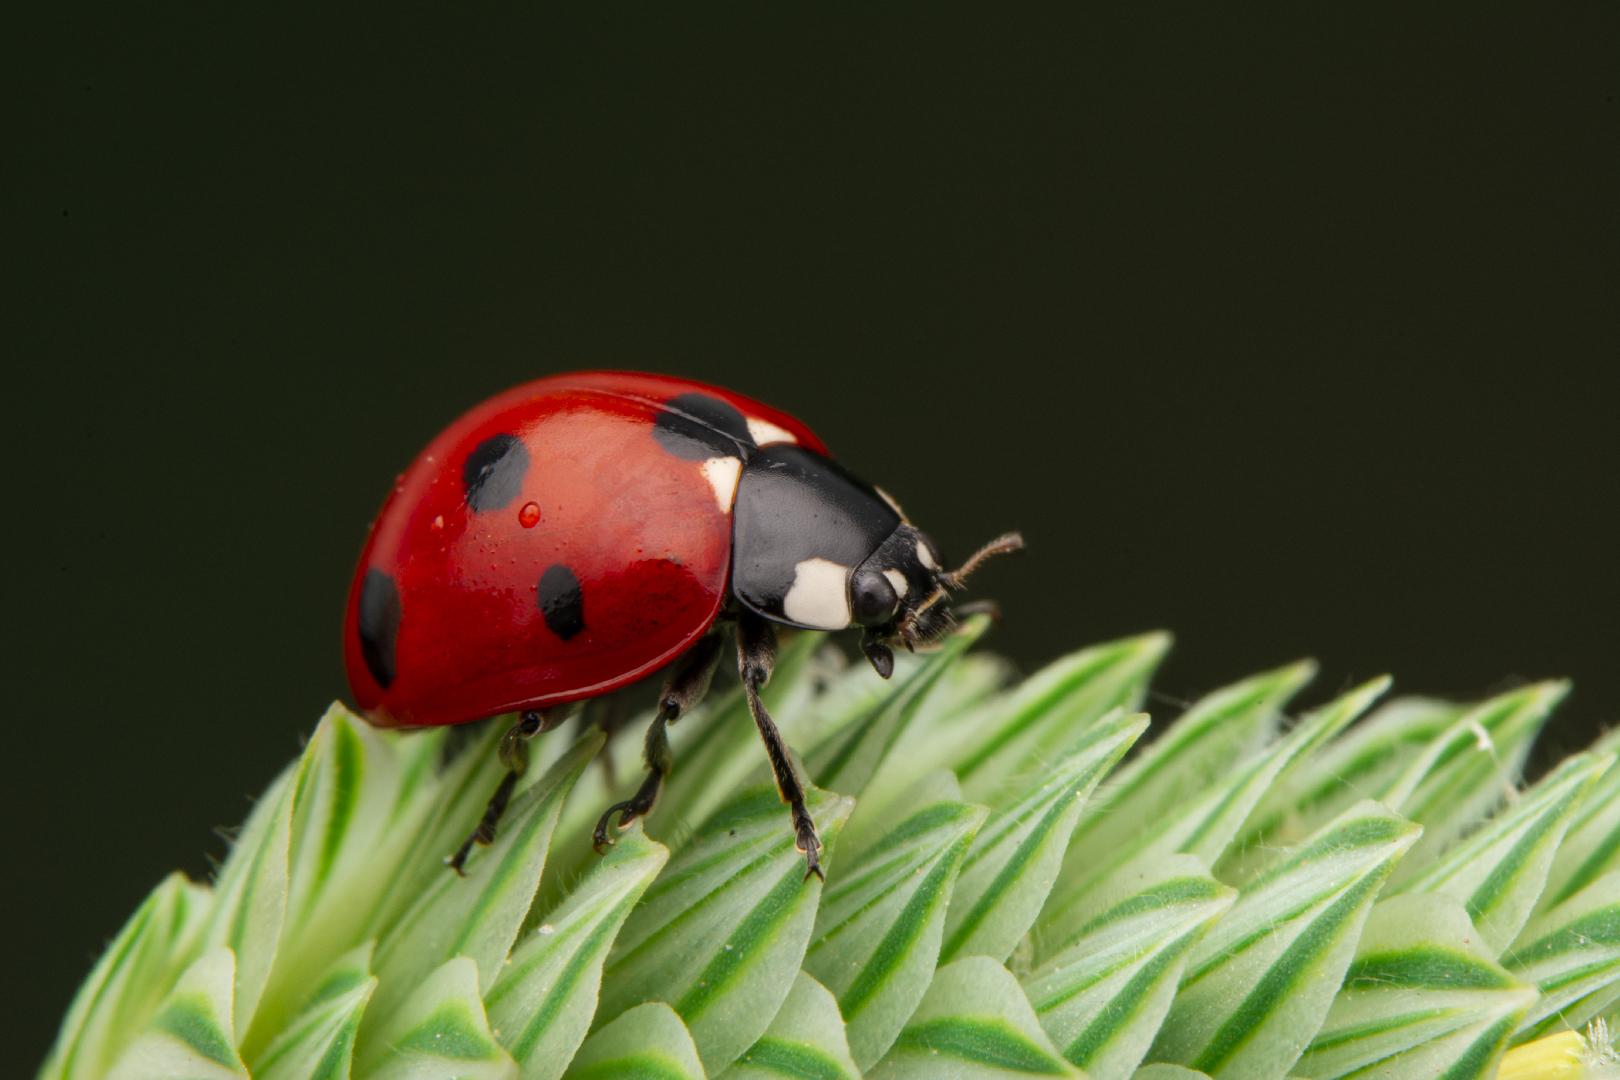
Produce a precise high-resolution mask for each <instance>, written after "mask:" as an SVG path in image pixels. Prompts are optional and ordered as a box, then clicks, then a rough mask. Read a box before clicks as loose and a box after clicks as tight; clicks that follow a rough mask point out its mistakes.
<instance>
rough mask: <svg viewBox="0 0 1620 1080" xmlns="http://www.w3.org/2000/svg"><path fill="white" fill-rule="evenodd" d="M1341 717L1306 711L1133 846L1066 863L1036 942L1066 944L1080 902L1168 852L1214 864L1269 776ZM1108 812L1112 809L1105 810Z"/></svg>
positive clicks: (1159, 860)
mask: <svg viewBox="0 0 1620 1080" xmlns="http://www.w3.org/2000/svg"><path fill="white" fill-rule="evenodd" d="M1347 720H1348V717H1347V716H1346V715H1345V713H1344V711H1343V710H1336V709H1325V710H1318V711H1316V712H1313V713H1312V714H1310V715H1309V716H1307V717H1306V718H1305V719H1304V720H1302V721H1301V722H1300V723H1299V724H1298V725H1296V726H1295V727H1294V729H1293V731H1291V732H1289V733H1288V735H1287V736H1286V737H1284V738H1281V739H1278V740H1277V741H1276V742H1274V743H1272V744H1271V745H1270V746H1268V747H1266V748H1264V749H1261V750H1257V751H1255V752H1254V753H1252V754H1250V755H1248V756H1247V757H1246V758H1244V759H1243V760H1242V761H1240V762H1239V763H1237V764H1236V765H1233V766H1232V767H1231V768H1230V769H1229V770H1228V771H1227V773H1226V775H1225V776H1224V777H1222V778H1221V779H1219V780H1215V781H1213V782H1211V783H1209V784H1208V785H1206V786H1205V787H1204V789H1203V790H1201V791H1199V792H1197V793H1189V794H1188V797H1187V799H1186V800H1185V802H1184V804H1183V805H1181V806H1178V807H1173V808H1167V809H1166V810H1165V811H1164V812H1163V813H1162V814H1161V815H1160V816H1159V818H1158V820H1157V821H1155V822H1151V823H1148V824H1146V825H1145V826H1144V827H1143V829H1142V831H1141V832H1140V834H1139V835H1138V836H1137V838H1136V839H1135V840H1134V841H1133V842H1131V843H1129V844H1124V845H1122V846H1121V847H1120V848H1119V849H1118V850H1117V851H1114V852H1111V853H1109V855H1108V856H1107V857H1105V858H1103V859H1099V860H1097V861H1096V862H1095V863H1091V864H1087V863H1084V862H1081V861H1078V860H1075V859H1072V858H1071V859H1069V860H1067V865H1066V866H1065V867H1064V872H1063V874H1062V876H1060V877H1059V879H1058V883H1057V886H1056V887H1055V888H1054V889H1053V895H1052V898H1051V899H1050V900H1049V901H1048V902H1047V910H1046V914H1045V917H1044V918H1043V920H1042V932H1041V935H1040V939H1039V940H1038V941H1037V945H1041V946H1045V945H1047V943H1051V944H1052V945H1058V944H1062V943H1065V942H1067V940H1068V939H1069V938H1070V937H1072V936H1073V934H1074V932H1075V928H1076V926H1077V922H1076V918H1075V916H1074V915H1073V914H1072V912H1074V911H1075V910H1077V909H1078V908H1080V907H1086V906H1089V904H1088V902H1087V899H1086V898H1087V897H1088V896H1089V895H1090V894H1091V893H1092V892H1095V891H1096V890H1098V889H1106V888H1107V886H1108V882H1109V881H1110V880H1112V879H1115V878H1118V879H1121V880H1126V881H1129V880H1134V879H1135V878H1136V877H1137V875H1139V874H1140V873H1141V872H1142V871H1143V870H1145V869H1146V868H1148V867H1152V866H1157V865H1159V864H1160V863H1162V862H1163V861H1164V860H1165V859H1166V858H1167V857H1169V856H1171V855H1176V854H1184V855H1193V856H1196V857H1197V858H1198V859H1199V860H1200V861H1201V862H1203V863H1204V865H1206V866H1212V865H1214V864H1216V863H1217V862H1219V861H1220V859H1221V856H1222V855H1223V854H1224V853H1225V852H1226V850H1227V848H1228V847H1229V846H1230V845H1231V843H1232V839H1233V837H1235V836H1236V835H1237V834H1238V832H1239V830H1241V829H1242V828H1243V825H1244V822H1246V821H1248V820H1249V818H1250V815H1251V814H1252V813H1253V812H1254V808H1255V806H1256V805H1257V804H1258V803H1259V802H1260V800H1261V799H1262V798H1263V797H1264V796H1265V794H1266V792H1268V791H1269V790H1270V789H1271V785H1272V784H1273V783H1274V782H1275V781H1276V779H1277V777H1278V776H1280V775H1281V774H1282V773H1283V771H1284V770H1285V769H1287V768H1288V767H1289V766H1290V765H1291V764H1293V762H1294V761H1295V760H1297V759H1298V757H1299V756H1300V755H1301V754H1302V753H1304V752H1305V751H1306V750H1307V749H1308V748H1310V747H1312V746H1315V745H1318V744H1319V743H1320V742H1321V741H1322V740H1323V739H1324V738H1325V737H1326V736H1327V735H1328V734H1329V733H1330V732H1331V731H1332V730H1333V729H1334V728H1335V727H1339V726H1342V725H1343V724H1344V723H1346V722H1347ZM1109 812H1115V808H1114V807H1110V810H1109Z"/></svg>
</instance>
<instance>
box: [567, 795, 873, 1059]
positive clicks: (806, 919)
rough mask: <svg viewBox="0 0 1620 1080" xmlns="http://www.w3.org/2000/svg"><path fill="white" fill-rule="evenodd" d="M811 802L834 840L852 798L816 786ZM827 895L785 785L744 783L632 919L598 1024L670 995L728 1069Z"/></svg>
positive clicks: (606, 983)
mask: <svg viewBox="0 0 1620 1080" xmlns="http://www.w3.org/2000/svg"><path fill="white" fill-rule="evenodd" d="M807 805H808V807H809V810H810V814H811V817H813V818H814V819H815V822H816V827H817V829H818V830H819V831H820V833H821V837H822V839H823V841H824V842H825V843H826V845H827V847H828V849H829V850H831V849H834V848H835V846H836V841H837V837H838V830H839V828H840V827H841V826H842V825H843V822H844V819H845V818H847V817H848V816H849V811H850V807H851V806H852V805H853V802H852V800H850V799H847V798H844V797H843V796H839V795H833V794H831V793H829V792H824V791H820V790H817V789H815V788H812V789H811V790H810V792H809V799H808V800H807ZM829 865H832V866H836V862H835V861H834V862H832V863H830V864H829ZM820 898H821V882H820V880H818V879H817V878H815V877H810V878H808V880H807V879H806V874H805V865H804V855H803V854H802V853H800V852H799V850H798V847H797V842H796V840H795V838H794V835H793V829H792V824H791V821H790V819H789V816H788V810H787V807H785V806H784V805H782V802H781V800H780V798H779V796H778V795H777V793H776V789H775V787H774V786H772V787H757V788H752V789H750V790H748V791H745V792H743V793H742V794H741V795H739V796H738V797H737V798H736V799H734V800H733V801H732V802H730V803H728V804H726V805H725V806H723V807H722V808H721V809H720V810H719V812H718V813H716V814H715V815H714V817H712V818H711V819H710V820H709V821H708V822H707V823H705V825H704V827H703V829H702V831H701V832H700V833H699V834H698V835H697V836H695V837H694V838H693V840H692V842H691V844H690V845H688V847H687V848H686V849H685V850H684V851H682V852H681V853H680V854H679V855H677V856H675V857H674V858H673V859H671V860H670V863H669V865H668V866H666V867H665V868H664V872H663V873H662V874H661V875H659V878H658V880H657V881H656V882H654V883H653V885H652V887H651V888H649V889H648V890H647V892H646V894H645V895H644V897H643V898H642V902H641V905H640V906H639V907H638V908H636V910H635V911H633V912H632V913H631V914H630V917H629V918H628V919H627V920H626V921H625V924H624V929H623V930H621V931H620V932H619V936H618V940H617V941H616V942H615V943H614V946H613V951H612V953H610V954H609V957H608V961H607V966H606V969H605V970H604V972H603V975H602V1000H601V1004H600V1005H599V1006H598V1008H597V1013H596V1020H595V1022H594V1023H595V1026H596V1027H598V1028H600V1027H601V1025H602V1024H604V1023H606V1022H608V1021H610V1020H612V1019H613V1018H615V1017H617V1016H618V1015H619V1014H620V1013H623V1012H624V1011H625V1010H627V1009H629V1008H630V1007H632V1006H634V1005H639V1004H641V1003H642V1002H644V1001H653V1000H657V1001H667V1002H672V1003H673V1004H674V1007H675V1011H676V1012H677V1013H679V1014H680V1015H681V1018H682V1020H683V1021H684V1022H685V1024H686V1027H687V1028H688V1029H689V1030H690V1031H691V1034H692V1040H693V1042H694V1043H695V1044H696V1046H697V1048H698V1056H699V1057H700V1058H701V1059H702V1060H703V1063H704V1067H705V1068H707V1069H709V1070H711V1071H714V1072H718V1071H719V1070H720V1069H722V1068H724V1067H725V1066H726V1065H729V1064H730V1063H731V1062H732V1061H733V1060H735V1059H736V1058H737V1056H738V1055H740V1054H741V1053H742V1052H743V1051H744V1050H746V1049H748V1047H749V1046H751V1045H753V1043H754V1041H755V1040H756V1039H758V1038H759V1037H760V1035H761V1034H762V1033H763V1032H764V1031H765V1028H766V1027H767V1025H769V1024H770V1022H771V1017H772V1016H774V1015H775V1013H776V1010H777V1008H778V1007H779V1006H780V1005H781V1003H782V1000H783V999H784V998H786V997H787V995H788V991H789V990H790V989H791V988H792V986H793V978H794V976H795V975H796V974H797V972H798V969H799V960H800V958H801V957H802V956H803V955H804V949H805V943H806V942H807V941H808V940H809V937H810V928H811V926H812V924H813V922H814V920H815V914H816V903H817V901H818V900H819V899H820Z"/></svg>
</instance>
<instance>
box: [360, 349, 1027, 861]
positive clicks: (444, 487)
mask: <svg viewBox="0 0 1620 1080" xmlns="http://www.w3.org/2000/svg"><path fill="white" fill-rule="evenodd" d="M1022 543H1023V542H1022V540H1021V539H1020V538H1019V537H1018V535H1017V534H1016V533H1008V534H1007V535H1005V536H1002V537H1000V538H999V539H997V540H994V541H992V542H991V543H989V544H987V545H986V546H985V547H983V548H981V549H980V550H979V551H978V552H977V553H976V554H975V555H974V556H973V557H972V558H971V559H969V560H968V561H967V563H966V564H964V565H963V566H962V568H961V569H959V570H957V571H955V572H947V571H946V570H945V569H944V568H943V564H942V560H941V558H940V554H939V549H938V548H937V547H936V546H935V545H934V542H933V541H932V540H930V539H929V538H928V537H927V536H925V535H924V534H923V533H921V532H919V531H918V530H917V529H916V528H915V527H913V526H912V525H911V523H910V522H909V521H907V520H906V517H905V515H904V514H903V513H901V511H900V507H899V506H898V505H897V504H896V503H895V502H894V500H893V499H890V498H889V497H888V496H887V495H886V494H884V493H883V492H882V491H881V490H879V489H878V488H875V487H873V486H872V485H871V484H868V483H867V482H866V481H864V480H861V479H859V478H857V477H855V476H854V475H852V474H851V473H849V472H848V471H847V470H845V469H844V468H843V467H842V466H840V465H839V464H838V463H837V462H835V461H834V460H833V459H832V458H831V456H830V455H829V454H828V452H827V448H826V447H825V446H824V445H822V442H821V440H820V439H818V438H816V436H815V435H814V433H812V432H811V431H810V429H809V428H807V427H805V426H804V425H803V424H801V423H799V422H798V421H797V420H795V419H793V418H792V417H791V416H788V415H787V414H786V413H782V412H778V411H777V410H775V409H772V408H770V407H768V406H766V405H762V404H760V403H759V402H756V401H752V400H750V399H748V398H745V397H743V396H741V395H739V394H734V393H731V392H730V391H729V390H722V389H720V388H719V387H714V386H706V385H704V384H702V383H697V382H691V381H688V380H685V379H675V378H669V377H666V376H661V375H640V374H633V373H629V372H613V371H599V372H583V373H578V374H572V375H558V376H554V377H551V378H547V379H540V380H537V381H535V382H530V383H525V384H524V385H522V386H519V387H515V388H514V389H511V390H508V391H506V392H505V393H503V394H499V395H497V396H495V397H493V398H491V399H489V400H488V401H486V402H484V403H483V404H481V405H479V406H477V407H476V408H474V409H472V410H471V411H470V412H468V413H466V414H465V415H464V416H462V417H461V418H460V419H458V420H457V421H455V423H453V424H451V425H450V426H449V427H448V428H446V429H445V430H444V432H442V433H441V434H440V435H439V436H438V437H437V438H435V439H434V440H433V441H432V442H431V443H429V444H428V446H427V448H426V449H425V450H423V451H422V453H421V454H420V455H418V456H417V459H416V460H415V461H414V462H412V463H411V466H410V468H409V469H407V470H406V471H405V473H404V474H403V475H402V476H401V477H400V479H399V481H398V483H397V484H396V485H395V487H394V491H393V493H392V494H391V495H390V496H389V498H388V501H387V502H385V503H384V504H383V508H382V511H381V512H380V513H379V514H378V515H377V520H376V522H375V523H374V524H373V526H372V528H371V533H370V535H369V536H368V538H367V540H366V544H365V548H364V550H363V551H362V552H361V555H360V563H359V566H358V568H357V569H356V571H355V576H354V582H353V584H352V585H351V586H350V589H349V601H348V609H347V614H346V617H345V621H344V628H343V653H344V661H345V666H346V667H347V670H348V676H349V686H350V688H351V689H352V690H353V691H354V696H355V698H356V699H357V701H358V703H359V705H360V708H361V711H362V712H363V713H364V714H365V715H366V717H367V718H368V719H370V720H371V721H372V722H373V723H375V724H378V725H381V726H388V727H398V726H412V727H414V726H423V725H436V724H459V723H463V722H465V721H469V720H478V719H482V718H484V717H488V716H494V715H497V714H499V713H506V712H516V713H518V714H520V717H521V719H520V720H519V722H518V723H517V725H516V726H515V727H513V728H512V730H511V731H509V732H508V733H507V735H506V737H505V739H503V740H502V743H501V750H500V754H501V760H502V763H503V764H505V765H506V766H507V769H508V772H507V775H506V777H505V779H504V780H503V781H502V783H501V786H500V788H499V789H497V791H496V792H495V794H494V797H493V798H491V799H490V803H489V808H488V810H487V811H486V812H485V815H484V819H483V821H482V822H481V823H480V825H479V827H478V829H477V831H476V832H474V834H473V835H472V836H471V837H469V838H468V840H467V843H465V844H463V845H462V847H461V849H460V850H459V851H457V852H456V853H455V855H454V856H452V857H451V858H450V859H449V860H448V861H449V863H450V865H451V866H452V867H453V868H454V869H455V870H456V871H457V872H460V870H461V867H462V864H463V862H464V861H465V859H466V857H467V854H468V852H469V851H470V850H471V845H472V844H473V843H475V842H477V843H484V844H487V843H489V842H490V841H491V840H492V839H494V836H495V826H496V823H497V821H498V820H499V818H500V815H501V812H502V811H503V810H504V809H505V806H506V801H507V799H508V798H509V797H510V796H511V793H512V790H513V788H514V786H515V785H516V783H517V780H518V778H519V776H521V775H522V773H523V771H524V769H525V768H526V766H527V764H528V745H527V740H528V739H530V738H532V737H533V736H534V735H536V734H538V733H540V732H542V731H547V730H550V729H551V728H553V727H555V726H556V725H557V724H558V723H560V722H561V721H562V720H563V718H564V717H565V716H566V715H567V713H568V711H569V708H570V703H572V702H578V701H582V700H584V699H587V698H593V697H597V696H599V695H602V694H606V693H608V692H610V691H613V690H616V689H618V688H620V687H622V686H625V685H627V684H629V683H632V682H635V681H636V680H638V679H640V678H642V677H644V676H646V675H648V674H651V673H652V672H655V671H657V670H659V669H660V668H665V667H667V668H668V675H667V677H666V679H665V682H664V688H663V690H662V692H661V694H660V696H659V704H658V711H657V713H656V715H655V717H654V720H653V722H652V725H651V727H650V728H649V729H648V731H647V739H646V763H647V769H648V776H647V779H646V781H645V782H644V783H643V784H642V785H641V788H640V790H639V791H637V793H636V795H635V797H634V798H632V799H630V800H629V801H627V802H623V803H618V804H616V805H614V806H612V807H610V808H609V809H608V810H607V812H606V813H604V814H603V815H602V818H601V821H600V822H598V824H597V828H596V842H597V846H598V848H600V847H601V846H602V845H604V844H609V843H612V840H611V839H610V837H609V835H608V829H609V825H610V821H611V818H612V817H613V815H614V814H618V815H619V827H620V828H623V827H625V826H626V825H628V824H629V823H630V822H631V821H633V820H635V819H636V818H638V817H641V816H643V815H646V814H648V813H650V812H651V811H652V808H653V804H654V802H655V801H656V800H657V797H658V793H659V790H660V789H661V787H662V785H663V780H664V777H665V776H667V775H668V774H669V771H670V767H671V764H672V760H671V755H670V751H669V742H668V739H667V736H666V734H665V727H666V725H668V724H670V723H673V722H674V721H676V720H678V719H679V718H680V717H681V715H682V714H683V713H685V712H686V711H687V710H688V709H690V708H692V706H694V705H696V704H697V703H698V702H699V701H700V700H702V698H703V695H704V694H705V692H706V691H707V690H708V687H709V681H710V678H711V677H712V676H713V674H714V671H715V668H716V667H717V665H718V664H719V661H720V656H721V652H722V644H723V641H724V638H723V634H722V628H723V627H726V626H728V625H732V624H734V625H735V628H736V630H735V637H736V643H737V653H738V669H739V672H740V673H741V676H742V683H743V688H744V691H745V693H746V695H747V699H748V706H749V709H750V710H751V711H752V713H753V717H754V721H755V723H756V725H757V726H758V728H759V733H760V737H761V738H762V739H763V740H764V742H765V747H766V751H767V754H768V756H769V758H770V761H771V765H772V768H773V770H774V772H775V774H776V783H777V788H778V790H779V791H780V793H781V796H782V801H783V802H785V803H787V804H788V805H789V806H790V807H791V810H792V816H793V824H794V828H795V831H796V832H797V834H798V843H799V848H800V850H802V851H803V852H804V855H805V860H806V868H807V875H806V876H808V874H809V873H815V874H817V875H819V874H820V873H821V867H820V862H819V859H818V857H817V852H818V851H819V849H820V847H821V844H820V841H819V840H818V839H817V837H816V829H815V825H814V823H813V822H812V821H811V819H810V815H809V813H808V812H807V811H806V810H805V805H804V785H803V783H802V781H801V780H800V779H799V777H798V775H797V773H796V771H795V769H794V766H793V763H792V760H791V758H790V757H789V755H788V754H787V752H786V748H785V747H784V745H783V743H782V738H781V735H780V734H779V733H778V732H777V729H776V725H775V724H774V723H773V722H772V721H771V718H770V715H769V714H768V713H767V712H766V711H765V708H764V706H763V705H762V704H761V702H760V699H759V690H760V688H761V687H762V686H763V685H764V684H765V682H766V681H767V680H768V679H769V678H770V674H771V666H772V663H773V662H774V658H775V654H776V637H775V632H774V631H773V629H772V624H773V623H781V624H783V625H785V626H794V627H802V628H807V629H813V630H841V629H844V628H846V627H849V626H860V627H862V628H863V634H862V636H861V651H862V652H863V653H864V654H865V655H866V657H867V659H868V660H869V661H870V662H871V664H872V666H873V667H874V668H875V669H876V670H877V672H878V674H880V675H882V676H883V677H884V678H888V677H889V675H890V674H891V673H892V672H893V670H894V654H893V653H892V652H891V651H890V646H891V645H892V644H894V643H896V642H898V643H900V644H903V645H904V646H905V647H906V648H912V647H914V646H917V645H927V644H929V643H931V642H934V641H936V640H938V639H939V638H940V637H941V636H942V635H944V634H945V633H946V632H947V631H948V630H949V629H950V627H951V625H952V617H951V612H950V608H949V606H948V604H947V602H946V600H947V595H948V592H949V591H950V590H952V589H956V588H959V587H960V586H961V584H962V579H963V578H964V577H966V575H967V574H968V573H969V572H970V571H971V570H972V569H973V568H974V567H975V566H977V565H978V564H979V562H980V561H982V560H983V559H985V558H987V557H988V556H990V555H995V554H999V553H1001V552H1006V551H1013V550H1016V549H1018V548H1019V547H1021V546H1022Z"/></svg>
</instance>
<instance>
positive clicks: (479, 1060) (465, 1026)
mask: <svg viewBox="0 0 1620 1080" xmlns="http://www.w3.org/2000/svg"><path fill="white" fill-rule="evenodd" d="M479 982H480V976H479V971H478V965H477V964H476V963H475V962H474V961H473V960H472V959H471V958H469V957H465V956H458V957H456V958H455V959H453V960H449V961H446V962H445V963H444V964H442V965H440V966H439V967H438V968H437V969H435V970H433V971H431V972H429V973H428V975H427V977H426V978H425V979H423V980H422V982H421V984H420V985H419V986H415V987H413V988H412V991H411V993H410V995H409V996H408V997H406V998H405V999H404V1001H402V1002H401V1003H400V1005H399V1006H398V1007H397V1008H395V1009H394V1010H393V1011H392V1012H391V1013H390V1014H389V1015H388V1016H387V1017H386V1019H385V1020H384V1021H383V1022H382V1023H381V1024H380V1025H378V1027H377V1028H376V1029H375V1031H374V1032H370V1031H367V1030H365V1029H364V1028H362V1030H361V1032H360V1038H359V1045H358V1046H357V1047H356V1049H355V1063H354V1071H353V1076H354V1078H355V1080H406V1078H407V1077H408V1078H410V1080H517V1074H518V1070H517V1064H516V1063H515V1062H514V1061H513V1060H512V1058H511V1056H510V1055H509V1054H507V1052H506V1050H505V1049H503V1048H502V1047H501V1045H500V1043H498V1042H496V1040H495V1036H494V1035H493V1033H491V1031H490V1030H489V1020H488V1018H487V1017H486V1016H485V1014H484V1003H483V1001H482V1000H481V999H480V998H479V994H478V985H479ZM367 1020H368V1021H369V1020H370V1017H367Z"/></svg>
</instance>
